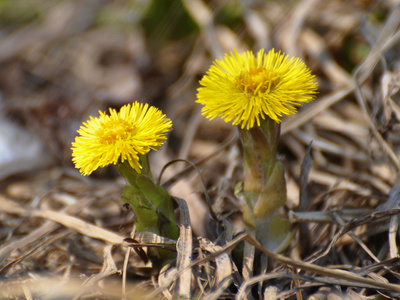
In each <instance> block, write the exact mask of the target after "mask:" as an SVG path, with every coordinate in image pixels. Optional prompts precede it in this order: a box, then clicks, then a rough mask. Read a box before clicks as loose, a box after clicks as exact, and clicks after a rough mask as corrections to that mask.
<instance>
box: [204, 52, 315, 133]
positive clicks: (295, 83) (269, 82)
mask: <svg viewBox="0 0 400 300" xmlns="http://www.w3.org/2000/svg"><path fill="white" fill-rule="evenodd" d="M200 85H201V86H202V87H200V88H199V89H198V93H197V101H196V102H198V103H201V104H203V105H204V107H203V110H202V113H203V115H204V116H206V117H207V118H209V119H214V118H215V117H217V116H220V117H222V119H224V120H225V122H229V121H232V120H233V122H232V124H233V125H241V128H244V127H247V129H250V128H252V127H253V126H254V125H255V123H256V124H257V125H258V126H260V118H261V119H265V117H266V116H268V117H270V118H271V119H273V120H274V121H276V122H278V123H279V122H280V121H281V117H282V115H292V114H295V113H296V111H297V109H296V106H300V105H301V104H302V103H306V102H310V101H312V100H313V99H314V95H315V94H316V93H317V86H318V84H317V83H316V82H315V76H314V75H312V74H311V71H310V69H309V68H308V67H307V66H306V65H305V63H304V62H303V61H302V60H301V59H300V58H289V56H287V55H285V54H283V53H281V52H275V51H274V49H272V50H270V51H269V52H268V54H265V53H264V50H263V49H262V50H260V51H259V52H258V53H257V56H256V57H255V56H254V55H253V53H252V52H251V51H247V52H245V53H243V54H238V53H237V51H236V50H234V53H232V52H231V53H230V55H229V54H225V57H224V58H222V59H221V60H216V61H215V62H214V64H213V65H212V66H211V67H210V69H209V71H208V72H207V74H206V75H205V76H204V77H203V78H202V79H201V81H200Z"/></svg>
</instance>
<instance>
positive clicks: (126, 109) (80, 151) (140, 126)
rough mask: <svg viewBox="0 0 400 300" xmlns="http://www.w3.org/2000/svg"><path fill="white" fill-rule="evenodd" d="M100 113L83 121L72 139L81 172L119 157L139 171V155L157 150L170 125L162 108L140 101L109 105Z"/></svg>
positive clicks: (111, 162) (74, 159)
mask: <svg viewBox="0 0 400 300" xmlns="http://www.w3.org/2000/svg"><path fill="white" fill-rule="evenodd" d="M99 113H100V116H99V117H98V118H93V117H90V120H89V121H87V122H84V123H83V125H82V126H81V127H80V129H79V130H78V134H79V136H77V137H76V139H75V142H73V143H72V148H71V149H72V161H73V162H74V164H75V167H76V168H77V169H79V171H80V172H81V173H82V174H83V175H89V174H90V173H92V172H93V171H95V170H96V169H97V168H99V167H104V166H107V165H109V164H116V163H117V162H118V161H119V160H120V161H121V162H124V161H125V160H127V161H128V162H129V164H130V165H131V167H132V168H134V169H135V170H136V171H137V172H138V173H140V169H141V168H142V166H141V165H140V163H139V155H144V154H146V153H147V152H149V151H150V149H155V150H157V149H158V148H159V147H160V146H161V145H162V144H163V143H164V141H165V140H166V136H165V135H166V133H167V132H168V131H169V130H171V127H172V122H171V120H170V119H168V118H167V117H166V116H165V115H164V114H163V113H162V111H160V110H159V109H157V108H155V107H153V106H150V107H149V105H148V104H145V105H143V104H142V103H139V102H135V103H133V104H132V105H131V104H127V105H124V106H123V107H121V109H120V111H119V112H116V110H115V109H111V108H110V115H106V113H104V112H101V111H100V112H99Z"/></svg>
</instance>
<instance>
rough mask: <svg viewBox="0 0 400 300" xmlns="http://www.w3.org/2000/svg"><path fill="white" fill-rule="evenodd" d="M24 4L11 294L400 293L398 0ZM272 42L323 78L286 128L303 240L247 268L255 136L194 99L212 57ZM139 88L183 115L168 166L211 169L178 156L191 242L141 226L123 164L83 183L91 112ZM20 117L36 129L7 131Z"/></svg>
mask: <svg viewBox="0 0 400 300" xmlns="http://www.w3.org/2000/svg"><path fill="white" fill-rule="evenodd" d="M12 2H13V1H3V2H2V3H0V5H1V7H0V24H1V27H0V30H1V31H0V32H1V34H0V37H1V42H0V92H1V100H2V102H1V113H2V115H3V118H2V119H3V120H2V121H1V122H2V123H0V126H1V127H0V132H1V133H2V136H4V138H3V140H0V145H1V147H3V148H2V149H5V150H1V151H2V153H0V159H1V161H0V176H1V178H2V182H1V183H0V187H1V190H0V298H5V299H23V298H26V299H64V298H65V299H120V298H124V297H125V298H127V299H146V298H153V299H154V298H157V297H160V298H161V297H166V298H176V297H181V298H189V296H191V297H193V298H194V299H197V298H204V299H219V298H223V299H224V298H228V299H232V298H235V297H236V298H237V299H252V298H253V297H254V298H260V297H261V295H262V296H264V297H265V298H266V299H326V298H328V297H333V298H332V299H340V298H345V297H348V299H353V298H354V299H386V298H396V297H400V285H399V282H400V274H399V273H398V271H399V253H398V245H397V243H398V227H399V219H398V213H399V212H400V210H399V209H400V208H399V207H398V203H399V201H400V196H399V195H400V185H399V184H398V181H399V180H398V174H399V172H400V159H399V153H400V152H399V151H400V134H399V132H400V127H399V122H400V98H399V94H398V90H399V87H400V60H399V55H398V54H399V53H400V26H399V23H400V6H399V5H398V4H397V1H395V0H382V1H368V0H357V1H356V0H354V1H340V0H330V1H327V0H321V1H317V0H303V1H288V0H287V1H285V0H284V1H242V2H239V1H232V2H231V4H228V3H227V2H224V1H216V0H215V1H207V3H205V2H203V1H201V0H182V1H181V2H180V1H176V0H174V1H173V0H171V1H168V5H166V6H165V7H163V6H162V5H160V3H161V2H160V3H158V5H159V6H158V7H157V9H155V10H154V9H153V10H152V9H150V11H148V10H146V9H147V7H146V1H136V2H130V1H122V0H121V1H112V2H102V1H57V2H56V3H53V2H52V1H44V0H35V1H30V2H25V1H20V2H17V3H18V6H17V7H13V6H12V4H11V3H12ZM165 3H167V1H166V2H165ZM180 3H182V5H181V4H180ZM158 12H162V13H161V14H160V15H158ZM271 47H274V48H276V49H280V50H283V51H285V52H287V53H288V54H290V55H293V56H299V57H302V58H304V59H305V60H306V62H307V64H308V65H309V66H310V68H311V69H312V70H313V72H314V73H315V74H316V75H317V77H318V81H319V86H320V88H319V95H318V99H317V100H316V101H314V102H313V103H311V104H310V105H307V106H305V107H303V108H302V110H301V111H300V112H299V113H298V114H297V115H295V116H293V117H291V118H288V119H286V120H284V122H283V125H282V140H281V146H280V149H279V150H280V153H281V154H282V159H283V161H284V164H285V167H286V177H287V183H288V198H289V201H288V204H287V207H286V210H287V217H288V218H289V219H290V220H292V221H293V224H294V226H297V228H298V231H297V235H296V238H295V240H294V241H293V242H292V245H291V247H290V249H288V250H287V251H286V252H285V253H283V254H281V255H277V254H274V253H268V252H267V253H266V254H267V255H268V256H269V257H270V269H269V270H268V272H267V273H266V274H264V275H256V276H250V277H249V278H247V279H243V277H242V275H243V273H242V270H241V268H240V266H239V265H236V264H233V256H232V254H234V251H236V250H234V249H238V247H239V246H240V243H239V242H240V241H243V240H245V241H246V242H248V243H252V244H254V245H256V247H258V245H257V242H256V241H254V240H253V239H252V238H251V237H250V236H245V235H241V234H240V232H241V230H242V225H241V217H240V213H239V207H238V203H237V200H236V199H235V197H234V194H233V189H234V187H235V184H236V183H238V182H239V181H240V180H241V176H242V170H241V164H242V159H241V152H240V151H241V149H240V145H238V143H237V136H236V133H235V131H234V128H232V126H230V125H229V124H225V123H224V122H222V121H220V120H215V121H212V122H209V121H207V120H205V118H203V117H202V116H201V115H200V107H199V106H198V105H196V104H195V103H194V100H195V98H196V88H197V87H198V80H199V78H201V76H202V75H203V74H204V73H205V71H206V70H207V68H208V67H209V65H210V63H211V61H212V60H213V59H215V58H217V57H220V56H221V54H222V53H224V52H227V51H231V50H232V49H233V48H237V49H238V50H245V49H259V48H267V49H268V48H271ZM136 99H138V100H141V101H146V102H149V103H151V104H153V105H156V106H159V107H160V108H161V109H163V110H164V112H166V113H167V115H168V116H169V117H170V118H171V119H172V120H173V122H174V131H173V132H172V133H171V136H170V139H169V143H168V145H167V146H166V147H165V148H164V149H163V150H162V151H159V152H156V153H153V154H152V163H153V171H154V173H155V174H160V171H161V169H162V167H163V166H164V165H165V164H167V163H168V162H170V161H172V160H173V159H175V158H180V159H184V160H189V161H191V162H193V163H195V164H196V166H197V168H198V169H197V170H196V169H194V168H193V167H192V166H191V165H189V164H188V163H184V162H175V163H173V164H171V165H170V166H169V167H168V168H167V169H166V170H165V172H164V173H163V176H162V180H161V181H162V182H164V183H165V184H166V186H167V187H168V189H169V191H170V193H171V194H172V195H174V196H176V197H177V198H180V199H184V200H185V201H183V200H179V199H178V204H179V208H178V209H177V210H179V211H180V218H181V227H180V232H181V236H180V241H179V243H177V244H176V245H175V244H174V241H165V240H162V239H161V240H160V239H156V240H155V239H154V238H156V237H154V236H131V235H132V229H133V216H132V214H131V213H130V212H129V211H126V210H124V209H123V208H122V206H121V204H120V194H121V190H122V188H123V186H124V182H123V181H122V180H121V179H120V178H118V176H117V174H116V172H115V170H114V169H113V168H105V169H102V170H99V171H98V172H96V174H94V175H93V176H90V177H88V178H83V177H81V176H80V175H79V174H78V173H77V171H76V170H74V169H73V166H72V164H71V161H70V143H71V141H72V140H73V138H74V135H75V132H76V129H77V128H78V126H79V125H80V123H81V122H82V121H85V120H86V119H88V116H89V115H96V113H97V111H98V110H99V109H101V110H107V108H108V107H110V106H112V107H119V106H121V105H122V104H125V103H127V102H130V101H132V100H136ZM2 124H4V126H3V125H2ZM10 124H19V126H20V127H19V128H18V129H15V130H16V131H15V134H9V135H7V134H6V132H8V133H9V132H10V131H11V129H9V127H7V126H11V125H10ZM12 126H14V125H12ZM13 128H14V127H13ZM13 130H14V129H13ZM3 132H5V133H3ZM21 132H24V133H21ZM20 133H21V139H22V138H23V137H27V136H28V137H30V138H31V139H32V141H28V142H26V144H23V143H21V141H20V140H18V139H17V138H18V137H19V136H20V135H19V134H20ZM17 135H18V136H17ZM6 136H7V137H6ZM6 138H7V139H8V140H6ZM13 138H14V140H13ZM32 143H36V144H35V145H38V146H37V147H36V146H35V147H36V148H34V147H33V146H32V145H33V144H32ZM3 145H4V146H3ZM10 145H11V146H10ZM309 145H310V147H309V150H307V147H308V146H309ZM13 147H15V148H13ZM49 158H51V159H49ZM199 174H201V177H200V176H199ZM202 179H203V180H204V181H202ZM205 191H207V193H205ZM189 212H190V218H189ZM133 237H134V238H135V239H136V240H139V242H141V243H142V245H143V244H145V245H149V244H150V243H153V244H154V243H156V244H157V246H162V247H169V248H171V247H172V248H175V249H176V251H177V253H178V256H177V264H176V265H174V264H171V265H167V266H164V267H163V268H162V269H161V270H159V269H157V268H152V267H151V266H150V264H149V263H147V262H145V261H143V259H141V256H140V255H138V253H139V254H140V253H141V252H140V249H141V248H138V247H137V245H135V243H133V242H132V240H129V239H128V240H126V238H133ZM199 237H201V238H199ZM238 245H239V246H238ZM135 249H136V251H135ZM259 250H260V251H265V250H264V249H261V248H260V249H259ZM232 251H233V252H232ZM236 263H237V261H236ZM260 282H262V283H263V284H264V287H266V289H265V290H264V291H262V292H261V294H259V293H258V288H257V285H258V284H259V283H260ZM252 287H253V288H252ZM334 297H336V298H334Z"/></svg>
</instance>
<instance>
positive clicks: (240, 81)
mask: <svg viewBox="0 0 400 300" xmlns="http://www.w3.org/2000/svg"><path fill="white" fill-rule="evenodd" d="M278 80H279V75H277V74H275V72H273V71H268V70H266V69H265V68H263V67H255V68H252V69H250V70H248V71H243V72H241V73H240V75H239V76H238V77H237V79H236V85H237V86H238V87H239V89H240V90H241V91H243V92H246V93H252V94H257V93H265V92H268V91H270V90H271V89H273V88H275V87H276V85H277V83H278Z"/></svg>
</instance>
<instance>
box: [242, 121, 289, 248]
mask: <svg viewBox="0 0 400 300" xmlns="http://www.w3.org/2000/svg"><path fill="white" fill-rule="evenodd" d="M260 125H261V126H260V127H253V128H251V129H250V130H244V129H239V133H240V138H241V141H242V145H243V150H244V159H245V178H244V184H243V193H244V197H245V199H246V203H247V207H245V211H244V220H245V222H246V224H247V225H248V226H249V227H250V228H254V229H255V231H256V236H257V238H258V239H259V240H260V241H261V242H262V243H263V245H264V246H265V247H267V248H269V249H270V250H274V251H278V250H281V248H282V247H281V246H282V245H281V243H283V242H284V243H285V245H287V240H288V237H287V235H288V234H289V230H290V226H289V225H288V224H286V221H284V220H281V219H280V217H279V216H275V214H276V212H277V210H278V208H280V207H282V206H284V205H285V203H286V181H285V176H284V168H283V164H282V162H281V161H279V160H278V159H277V146H278V141H279V135H280V125H279V124H278V123H276V122H275V121H273V120H272V119H269V118H267V119H266V120H262V121H261V124H260ZM277 226H279V227H280V228H277ZM274 231H275V232H276V234H272V233H273V232H274ZM289 241H290V239H289ZM268 246H271V247H268Z"/></svg>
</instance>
